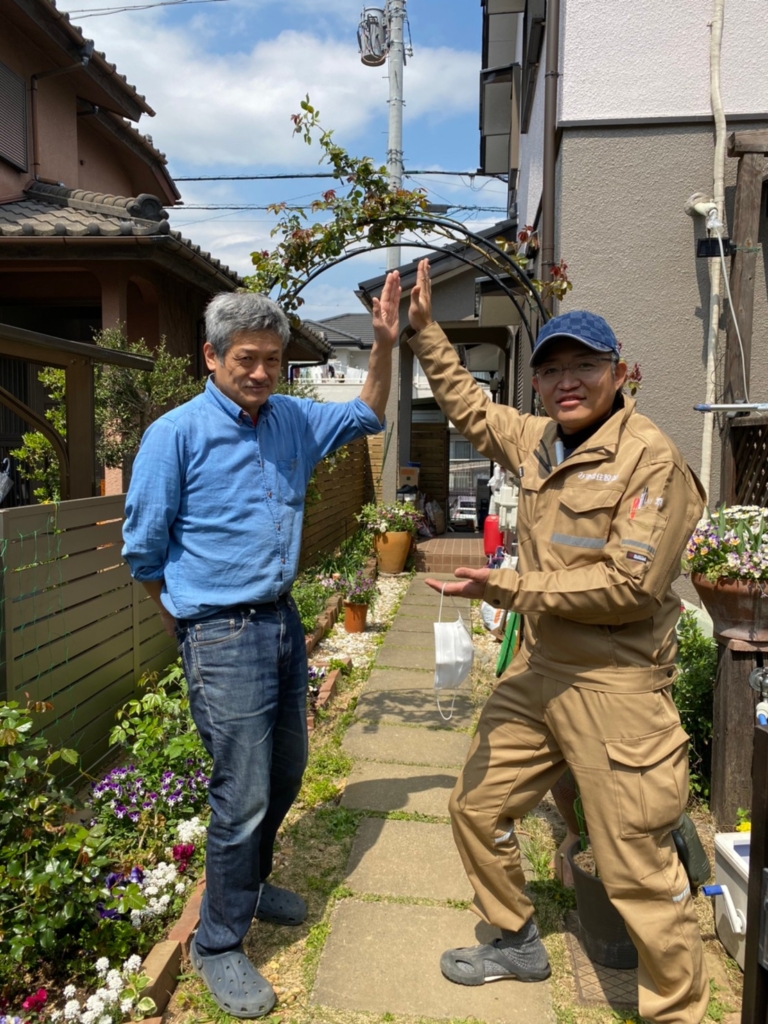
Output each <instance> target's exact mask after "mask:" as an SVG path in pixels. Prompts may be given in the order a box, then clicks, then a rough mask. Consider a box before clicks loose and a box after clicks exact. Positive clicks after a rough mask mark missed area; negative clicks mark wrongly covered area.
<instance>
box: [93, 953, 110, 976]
mask: <svg viewBox="0 0 768 1024" xmlns="http://www.w3.org/2000/svg"><path fill="white" fill-rule="evenodd" d="M108 970H109V960H107V958H106V957H105V956H102V957H99V959H98V960H97V961H96V973H97V974H98V976H99V977H100V978H103V977H104V975H105V974H106V973H107V971H108Z"/></svg>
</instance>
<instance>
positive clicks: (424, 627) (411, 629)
mask: <svg viewBox="0 0 768 1024" xmlns="http://www.w3.org/2000/svg"><path fill="white" fill-rule="evenodd" d="M395 622H396V623H397V631H398V633H423V634H424V635H425V636H428V637H430V638H431V639H432V642H433V643H434V638H435V631H434V629H433V628H432V624H433V623H434V622H437V616H436V615H435V616H434V617H433V618H427V617H426V616H423V615H416V616H413V617H411V616H405V615H398V617H397V618H396V619H395ZM392 628H393V629H394V628H395V627H394V626H393V627H392Z"/></svg>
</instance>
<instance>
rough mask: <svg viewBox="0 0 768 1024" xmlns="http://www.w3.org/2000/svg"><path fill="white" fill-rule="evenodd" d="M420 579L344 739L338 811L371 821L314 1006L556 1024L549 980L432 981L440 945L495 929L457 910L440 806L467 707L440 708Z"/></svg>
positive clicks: (455, 763) (434, 601)
mask: <svg viewBox="0 0 768 1024" xmlns="http://www.w3.org/2000/svg"><path fill="white" fill-rule="evenodd" d="M445 578H452V577H445ZM423 580H424V575H423V574H420V575H419V576H417V577H416V578H414V580H413V583H412V584H411V586H410V588H409V590H408V592H407V593H406V596H405V598H404V599H403V603H402V604H401V606H400V609H399V611H398V614H397V616H396V618H395V621H394V623H393V625H392V627H391V629H390V630H389V632H388V633H387V637H386V640H385V642H384V643H383V644H382V646H381V648H380V650H379V654H378V657H377V659H376V667H375V668H374V670H373V672H372V673H371V676H370V678H369V680H368V683H367V686H366V689H365V692H364V693H363V695H362V697H361V699H360V701H359V703H358V705H357V721H356V722H355V723H354V724H353V725H352V726H351V727H350V729H349V730H348V731H347V734H346V737H345V739H344V748H345V750H346V751H347V753H349V754H350V755H351V756H352V757H353V758H354V759H355V767H354V770H353V772H352V774H351V776H350V778H349V780H348V782H347V786H346V789H345V792H344V797H343V800H342V803H343V805H344V806H345V807H349V808H354V809H357V810H362V811H364V812H369V813H368V814H366V815H365V816H364V817H363V818H362V820H361V823H360V827H359V829H358V832H357V835H356V837H355V841H354V845H353V848H352V852H351V855H350V859H349V864H348V866H347V877H346V884H347V886H348V887H349V888H350V889H351V890H352V892H353V894H354V895H353V896H352V897H350V898H348V899H345V900H342V901H340V902H339V903H338V904H337V906H336V908H335V909H334V911H333V914H332V916H331V930H330V935H329V937H328V940H327V942H326V944H325V947H324V950H323V954H322V957H321V960H320V965H319V969H318V974H317V980H316V983H315V989H314V992H313V1002H315V1003H317V1004H318V1005H319V1007H323V1006H326V1007H329V1008H334V1009H337V1010H347V1011H366V1012H369V1013H377V1014H387V1013H388V1014H393V1015H404V1016H410V1017H420V1018H426V1019H433V1020H443V1019H453V1020H456V1019H464V1018H467V1017H472V1018H473V1019H476V1020H477V1021H482V1022H486V1024H502V1022H503V1024H517V1022H520V1024H523V1022H524V1024H531V1022H532V1021H535V1022H536V1024H546V1022H548V1021H552V1020H553V1019H554V1017H553V1013H552V1002H551V993H550V987H549V983H548V982H543V983H538V984H523V983H520V982H516V981H503V982H497V983H495V984H491V985H484V986H482V987H478V988H468V987H464V986H461V985H454V984H452V983H451V982H449V981H447V980H446V979H445V978H443V976H442V974H441V973H440V966H439V961H440V954H441V953H442V952H443V950H444V949H447V948H449V947H453V946H472V945H475V944H476V943H478V942H488V941H490V940H491V939H492V938H494V937H495V936H496V935H498V932H497V931H494V930H492V929H489V928H488V927H487V926H486V925H484V924H483V923H482V922H481V921H480V920H479V918H478V917H477V916H476V915H475V914H474V913H472V912H471V911H470V910H465V909H460V908H458V907H457V906H456V904H457V903H458V904H461V903H465V902H466V901H470V900H471V899H472V887H471V886H470V884H469V882H468V881H467V878H466V876H465V874H464V870H463V867H462V864H461V861H460V859H459V856H458V853H457V852H456V849H455V846H454V843H453V837H452V834H451V828H450V824H449V823H448V808H447V804H448V796H449V794H450V792H451V789H452V788H453V784H454V782H455V780H456V776H457V773H458V769H459V767H460V766H461V764H462V763H463V761H464V758H465V756H466V753H467V750H468V748H469V742H470V735H469V727H470V723H471V716H472V707H471V702H470V700H469V698H468V696H467V695H466V694H460V695H459V696H457V698H456V704H455V708H454V716H453V719H452V720H451V722H450V723H448V722H444V721H443V720H442V719H441V718H440V715H439V713H438V711H437V707H436V704H435V696H434V687H433V673H434V631H433V629H432V624H433V622H435V621H436V620H437V611H438V606H439V603H440V598H439V595H437V594H433V593H432V592H431V591H429V590H428V589H427V588H426V587H425V586H424V583H423ZM448 609H449V610H451V611H452V608H451V605H450V603H448ZM444 618H445V608H444ZM465 619H466V616H465ZM393 812H396V813H393ZM386 815H389V816H386ZM423 817H429V818H431V819H433V820H429V821H425V820H423ZM434 819H436V820H434ZM318 1019H322V1013H321V1012H318Z"/></svg>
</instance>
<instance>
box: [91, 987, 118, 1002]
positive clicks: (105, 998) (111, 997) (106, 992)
mask: <svg viewBox="0 0 768 1024" xmlns="http://www.w3.org/2000/svg"><path fill="white" fill-rule="evenodd" d="M96 995H97V996H99V998H100V999H101V1001H102V1003H104V1005H105V1006H111V1005H112V1004H113V1003H116V1002H117V1000H118V998H119V996H120V993H119V992H116V991H115V990H114V989H112V988H100V989H99V991H98V992H97V993H96Z"/></svg>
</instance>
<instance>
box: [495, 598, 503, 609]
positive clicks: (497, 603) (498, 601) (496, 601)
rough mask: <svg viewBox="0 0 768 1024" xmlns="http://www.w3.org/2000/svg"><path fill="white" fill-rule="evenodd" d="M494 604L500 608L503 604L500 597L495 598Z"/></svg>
mask: <svg viewBox="0 0 768 1024" xmlns="http://www.w3.org/2000/svg"><path fill="white" fill-rule="evenodd" d="M493 604H494V607H496V608H499V607H500V606H501V601H500V600H499V599H498V597H496V598H494V601H493Z"/></svg>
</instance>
